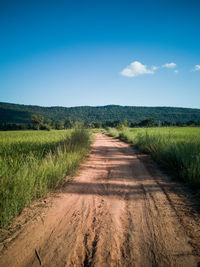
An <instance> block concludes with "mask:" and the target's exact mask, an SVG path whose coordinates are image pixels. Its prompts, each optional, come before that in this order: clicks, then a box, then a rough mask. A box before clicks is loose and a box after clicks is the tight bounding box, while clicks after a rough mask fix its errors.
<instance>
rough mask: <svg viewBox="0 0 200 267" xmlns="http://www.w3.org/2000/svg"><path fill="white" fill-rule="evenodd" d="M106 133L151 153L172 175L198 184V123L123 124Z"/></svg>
mask: <svg viewBox="0 0 200 267" xmlns="http://www.w3.org/2000/svg"><path fill="white" fill-rule="evenodd" d="M107 133H108V134H109V135H111V136H114V137H117V138H120V139H121V140H124V141H128V142H130V143H131V144H133V145H135V146H137V147H138V148H139V149H140V150H141V151H143V152H146V153H149V154H151V155H152V156H153V158H154V159H155V160H156V161H157V162H158V163H160V164H161V165H162V166H163V167H164V168H165V169H166V170H167V171H168V172H169V173H171V174H172V175H173V176H175V177H177V178H179V179H181V180H182V181H184V182H187V183H189V184H190V185H192V186H195V187H198V188H199V187H200V128H199V127H168V128H167V127H166V128H133V129H130V128H123V129H122V130H121V131H118V130H116V129H109V130H108V132H107Z"/></svg>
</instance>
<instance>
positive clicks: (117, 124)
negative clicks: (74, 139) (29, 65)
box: [0, 114, 200, 131]
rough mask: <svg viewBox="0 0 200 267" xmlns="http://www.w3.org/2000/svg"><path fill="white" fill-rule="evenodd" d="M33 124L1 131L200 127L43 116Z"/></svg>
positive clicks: (149, 120)
mask: <svg viewBox="0 0 200 267" xmlns="http://www.w3.org/2000/svg"><path fill="white" fill-rule="evenodd" d="M30 121H31V123H23V124H20V123H0V130H1V131H12V130H47V131H49V130H51V129H55V130H63V129H72V128H74V127H75V126H76V125H81V126H82V127H84V128H91V129H95V128H107V127H111V128H117V129H120V128H122V127H130V128H134V127H166V126H179V127H181V126H182V127H184V126H200V121H196V122H195V121H193V120H190V121H187V122H184V123H183V122H176V123H172V122H168V121H163V122H162V121H156V120H155V118H147V119H145V120H142V121H140V122H139V123H133V122H130V121H128V120H124V121H123V122H121V121H119V120H115V121H107V122H102V121H98V122H91V123H88V122H80V121H75V120H68V119H66V120H64V121H53V120H50V119H47V120H46V119H44V117H43V116H42V115H38V114H34V115H32V116H31V118H30Z"/></svg>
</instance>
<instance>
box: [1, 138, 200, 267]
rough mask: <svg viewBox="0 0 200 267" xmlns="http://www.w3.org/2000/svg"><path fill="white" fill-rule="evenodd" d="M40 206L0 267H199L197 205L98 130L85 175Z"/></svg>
mask: <svg viewBox="0 0 200 267" xmlns="http://www.w3.org/2000/svg"><path fill="white" fill-rule="evenodd" d="M36 206H37V208H34V212H33V214H34V215H33V214H32V213H31V212H30V210H31V209H30V208H29V209H26V210H25V211H24V212H23V213H22V215H21V216H19V218H18V219H17V221H18V222H21V226H20V227H19V229H18V230H17V231H15V233H13V234H12V235H11V236H10V237H9V238H8V239H6V240H4V241H3V243H2V244H1V252H0V266H6V267H7V266H15V267H17V266H40V265H42V266H59V267H60V266H101V267H104V266H105V267H107V266H123V267H124V266H139V267H141V266H145V267H148V266H200V264H199V262H200V224H199V222H200V216H199V211H198V206H199V203H197V202H195V200H192V199H191V198H190V197H188V192H187V191H186V189H185V188H183V185H180V184H179V183H175V182H173V181H171V180H170V179H169V178H168V177H166V176H165V175H163V174H162V173H161V172H160V171H159V170H158V168H156V166H155V164H154V163H153V162H152V161H151V160H150V159H149V157H148V156H145V155H143V154H140V153H138V152H137V151H134V150H133V149H132V148H131V147H130V146H129V145H128V144H125V143H123V142H121V141H118V140H116V139H114V138H110V137H107V136H104V135H102V134H96V136H95V142H94V144H93V147H92V152H91V154H90V156H89V158H88V160H87V161H86V162H85V163H84V164H83V165H82V167H81V170H80V172H79V175H78V176H77V177H76V178H75V179H74V180H73V181H71V182H68V183H66V184H65V185H64V186H63V187H62V189H60V191H59V192H57V194H56V195H55V196H54V197H50V198H48V199H47V200H45V201H44V203H43V204H42V205H40V204H38V205H36ZM27 214H29V216H28V219H27ZM31 214H32V215H31ZM24 218H26V219H24ZM22 222H23V223H22ZM19 224H20V223H19ZM22 224H23V225H22Z"/></svg>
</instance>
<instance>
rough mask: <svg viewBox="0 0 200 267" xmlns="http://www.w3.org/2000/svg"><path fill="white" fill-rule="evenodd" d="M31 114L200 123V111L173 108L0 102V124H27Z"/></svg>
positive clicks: (56, 117)
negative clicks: (68, 105) (69, 105)
mask: <svg viewBox="0 0 200 267" xmlns="http://www.w3.org/2000/svg"><path fill="white" fill-rule="evenodd" d="M32 114H40V115H42V116H43V117H44V118H45V119H51V120H54V121H64V120H65V119H71V120H76V121H85V122H97V121H102V122H106V121H117V120H118V121H121V122H122V121H124V120H128V121H129V122H132V123H138V122H140V121H141V120H144V119H146V118H150V117H153V118H155V119H156V121H168V122H171V123H177V122H187V121H190V120H193V121H200V109H192V108H176V107H135V106H118V105H108V106H98V107H90V106H81V107H70V108H67V107H57V106H56V107H41V106H32V105H19V104H9V103H3V102H0V123H5V122H6V123H29V122H30V117H31V115H32Z"/></svg>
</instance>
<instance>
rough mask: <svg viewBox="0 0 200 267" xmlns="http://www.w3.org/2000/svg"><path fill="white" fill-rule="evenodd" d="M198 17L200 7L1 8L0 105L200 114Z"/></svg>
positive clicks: (52, 4)
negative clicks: (131, 108)
mask: <svg viewBox="0 0 200 267" xmlns="http://www.w3.org/2000/svg"><path fill="white" fill-rule="evenodd" d="M199 14H200V1H199V0H187V1H184V0H157V1H156V0H155V1H151V0H148V1H147V0H146V1H145V0H140V1H134V0H132V1H129V0H121V1H118V0H114V1H113V0H107V1H104V0H90V1H89V0H88V1H87V0H84V1H83V0H82V1H77V0H73V1H72V0H71V1H67V0H65V1H60V0H55V1H51V0H46V1H44V0H29V1H25V0H24V1H21V0H18V1H10V0H1V1H0V101H2V102H10V103H20V104H35V105H42V106H80V105H91V106H96V105H107V104H120V105H134V106H179V107H181V106H182V107H193V108H200V101H199V99H200V15H199ZM166 64H169V65H166Z"/></svg>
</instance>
